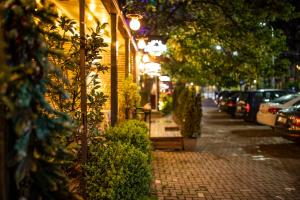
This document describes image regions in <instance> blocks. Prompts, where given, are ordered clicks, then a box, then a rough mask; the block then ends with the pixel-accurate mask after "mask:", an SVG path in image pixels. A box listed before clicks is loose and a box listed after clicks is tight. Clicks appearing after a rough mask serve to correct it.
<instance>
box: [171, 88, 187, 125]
mask: <svg viewBox="0 0 300 200" xmlns="http://www.w3.org/2000/svg"><path fill="white" fill-rule="evenodd" d="M177 95H178V96H177V99H176V101H177V102H176V107H175V108H176V109H175V111H174V114H175V116H176V119H177V122H178V123H179V124H180V125H181V126H182V125H183V120H184V113H185V110H186V106H187V105H186V104H187V103H186V101H187V97H188V95H189V89H188V88H184V89H182V88H181V89H180V93H179V94H177Z"/></svg>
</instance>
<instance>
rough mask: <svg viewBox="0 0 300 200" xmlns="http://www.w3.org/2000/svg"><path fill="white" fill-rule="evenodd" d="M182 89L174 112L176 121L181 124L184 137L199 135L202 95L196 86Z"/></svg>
mask: <svg viewBox="0 0 300 200" xmlns="http://www.w3.org/2000/svg"><path fill="white" fill-rule="evenodd" d="M180 91H181V93H180V95H179V97H178V99H177V106H176V109H175V112H174V114H175V117H176V121H177V123H179V124H180V125H181V134H182V135H183V136H184V137H197V136H199V135H200V133H201V118H202V108H201V95H200V94H197V93H196V90H195V88H194V87H192V88H184V89H180Z"/></svg>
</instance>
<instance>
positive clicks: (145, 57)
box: [142, 54, 150, 63]
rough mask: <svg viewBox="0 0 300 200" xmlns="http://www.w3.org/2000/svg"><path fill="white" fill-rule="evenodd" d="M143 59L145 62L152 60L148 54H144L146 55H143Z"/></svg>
mask: <svg viewBox="0 0 300 200" xmlns="http://www.w3.org/2000/svg"><path fill="white" fill-rule="evenodd" d="M142 61H143V62H144V63H148V62H150V58H149V56H148V54H144V55H143V58H142Z"/></svg>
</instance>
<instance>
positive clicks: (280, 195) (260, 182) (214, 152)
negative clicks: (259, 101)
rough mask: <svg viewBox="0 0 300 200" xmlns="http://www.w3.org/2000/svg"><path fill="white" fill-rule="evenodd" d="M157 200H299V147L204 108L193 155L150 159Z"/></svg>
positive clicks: (163, 154) (157, 154)
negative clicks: (151, 160)
mask: <svg viewBox="0 0 300 200" xmlns="http://www.w3.org/2000/svg"><path fill="white" fill-rule="evenodd" d="M153 157H154V158H153V168H154V180H153V193H154V194H156V195H157V196H158V198H159V199H186V200H188V199H190V200H192V199H237V200H238V199H249V200H250V199H291V200H296V199H300V144H296V143H294V142H291V141H289V140H286V139H284V138H282V137H280V136H277V135H275V134H274V133H273V131H272V129H271V128H269V127H266V126H261V125H258V124H254V123H247V122H244V121H243V120H242V119H232V118H230V117H229V115H227V114H226V113H223V112H219V111H218V109H217V107H215V106H214V105H213V104H212V101H211V100H204V102H203V118H202V135H201V136H200V138H199V139H198V142H197V152H180V151H174V152H164V151H155V152H154V154H153Z"/></svg>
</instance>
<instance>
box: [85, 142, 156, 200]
mask: <svg viewBox="0 0 300 200" xmlns="http://www.w3.org/2000/svg"><path fill="white" fill-rule="evenodd" d="M89 151H90V155H89V161H88V164H87V166H86V167H85V172H86V183H87V194H88V199H95V200H97V199H108V200H109V199H111V200H115V199H124V200H126V199H128V200H132V199H137V200H138V199H143V196H145V195H147V194H148V191H149V187H150V181H151V168H150V165H149V163H148V160H147V155H146V154H144V153H143V152H141V151H140V150H139V149H137V148H135V147H134V146H132V145H130V144H127V143H122V142H107V143H96V144H92V145H91V146H90V149H89Z"/></svg>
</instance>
